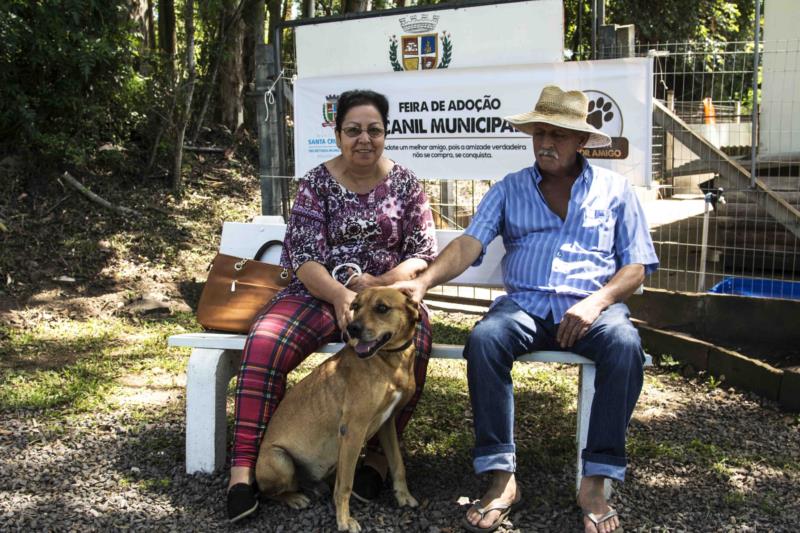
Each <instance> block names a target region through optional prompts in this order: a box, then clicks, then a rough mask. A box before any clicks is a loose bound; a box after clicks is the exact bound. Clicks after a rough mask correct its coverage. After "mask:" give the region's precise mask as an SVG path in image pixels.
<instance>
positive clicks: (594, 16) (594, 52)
mask: <svg viewBox="0 0 800 533" xmlns="http://www.w3.org/2000/svg"><path fill="white" fill-rule="evenodd" d="M598 1H599V0H592V59H597V2H598Z"/></svg>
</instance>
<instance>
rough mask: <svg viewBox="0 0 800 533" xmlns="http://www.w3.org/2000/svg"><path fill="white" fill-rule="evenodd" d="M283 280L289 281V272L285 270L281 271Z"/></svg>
mask: <svg viewBox="0 0 800 533" xmlns="http://www.w3.org/2000/svg"><path fill="white" fill-rule="evenodd" d="M281 279H289V271H288V270H287V269H285V268H284V269H283V270H281Z"/></svg>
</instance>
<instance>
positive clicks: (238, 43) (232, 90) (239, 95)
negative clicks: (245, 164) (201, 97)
mask: <svg viewBox="0 0 800 533" xmlns="http://www.w3.org/2000/svg"><path fill="white" fill-rule="evenodd" d="M225 11H226V16H225V20H226V21H229V26H227V31H226V32H225V33H224V34H223V37H222V38H223V42H224V45H223V52H222V63H221V64H220V77H219V79H220V84H219V114H220V122H221V123H222V124H224V125H225V126H227V127H228V128H229V129H230V130H231V131H236V129H237V128H238V127H239V126H240V125H241V124H242V122H243V121H244V101H243V95H244V93H243V89H244V61H243V58H242V55H243V54H242V51H243V47H244V32H245V24H244V22H243V21H242V18H241V17H240V16H239V17H237V16H235V13H236V12H237V8H236V4H235V3H234V2H231V1H230V0H229V1H227V2H226V3H225Z"/></svg>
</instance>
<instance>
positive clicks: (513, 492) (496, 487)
mask: <svg viewBox="0 0 800 533" xmlns="http://www.w3.org/2000/svg"><path fill="white" fill-rule="evenodd" d="M521 500H522V494H521V493H520V491H519V487H517V481H516V479H515V477H514V473H513V472H503V471H500V470H495V471H494V472H493V473H492V482H491V485H490V486H489V489H488V490H487V491H486V494H484V495H483V498H481V499H480V501H478V502H476V503H475V504H474V505H473V506H472V507H470V508H469V510H468V511H467V516H466V522H467V525H471V526H473V527H474V528H475V529H474V530H485V531H494V530H495V529H497V527H499V525H500V523H501V522H502V519H501V517H502V518H505V517H506V516H508V514H509V512H510V510H511V508H512V507H513V506H514V505H516V504H517V503H519V502H520V501H521ZM482 509H483V510H484V511H483V512H481V510H482Z"/></svg>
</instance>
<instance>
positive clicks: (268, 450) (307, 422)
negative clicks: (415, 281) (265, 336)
mask: <svg viewBox="0 0 800 533" xmlns="http://www.w3.org/2000/svg"><path fill="white" fill-rule="evenodd" d="M351 309H352V311H353V321H352V322H351V323H350V325H349V326H348V327H347V332H348V335H349V337H350V340H349V341H348V346H345V347H344V348H342V350H340V351H339V353H337V354H336V355H334V356H333V357H331V358H330V359H328V360H326V361H324V362H323V363H322V364H321V365H319V366H318V367H317V368H315V369H314V370H313V371H312V372H311V373H310V374H309V375H308V376H306V377H305V378H303V380H301V381H300V382H299V383H297V384H296V385H295V386H294V387H292V388H291V389H289V391H288V392H287V393H286V396H285V397H284V398H283V400H282V401H281V403H280V404H279V406H278V408H277V410H276V411H275V414H274V415H273V417H272V419H271V420H270V422H269V425H268V427H267V431H266V434H265V435H264V440H263V442H262V443H261V448H260V450H259V454H258V462H257V464H256V481H257V482H258V486H259V488H260V489H261V491H262V492H263V494H264V495H266V496H268V497H270V498H272V499H275V500H279V501H282V502H284V503H286V504H287V505H289V506H290V507H293V508H296V509H301V508H304V507H306V506H307V505H308V503H309V499H308V498H307V497H306V496H305V495H303V494H301V493H300V492H299V489H300V486H301V484H303V485H305V484H306V483H307V482H313V481H319V480H321V479H324V478H325V477H327V476H328V475H330V474H331V473H333V471H334V470H335V471H336V486H335V488H334V492H333V496H334V503H335V504H336V524H337V526H338V528H339V531H350V532H357V531H361V526H360V525H359V524H358V522H357V521H356V520H355V519H354V518H353V517H351V516H350V493H351V492H352V490H353V476H354V474H355V468H356V462H357V460H358V456H359V454H360V452H361V448H362V447H363V446H364V443H365V442H366V441H367V440H368V439H370V438H371V437H372V436H373V435H374V434H375V433H378V437H379V439H380V443H381V446H382V447H383V451H384V453H385V454H386V458H387V460H388V462H389V472H390V473H391V476H392V481H393V485H394V494H395V497H396V498H397V503H398V504H399V505H401V506H403V505H409V506H411V507H416V506H417V501H416V500H415V499H414V497H413V496H411V494H410V493H409V492H408V486H407V485H406V473H405V466H404V465H403V458H402V457H401V456H400V447H399V444H398V441H397V431H396V429H395V414H396V413H398V412H399V411H400V409H402V407H403V406H405V404H406V403H408V400H409V399H410V398H411V396H412V395H413V393H414V390H415V387H416V383H415V380H414V356H415V348H414V345H413V343H412V340H413V337H414V331H415V328H416V324H417V322H418V321H419V310H418V308H417V305H416V304H414V303H413V302H412V301H411V300H410V299H409V298H408V297H406V296H405V295H404V294H403V293H401V292H400V291H398V290H395V289H388V288H383V287H382V288H371V289H367V290H365V291H363V292H361V293H359V294H358V296H356V299H355V300H354V301H353V305H352V307H351Z"/></svg>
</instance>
